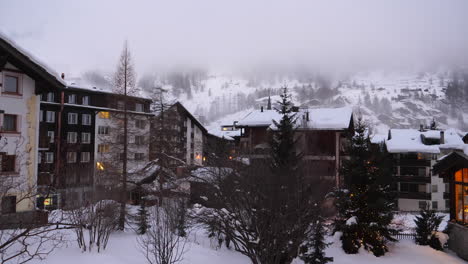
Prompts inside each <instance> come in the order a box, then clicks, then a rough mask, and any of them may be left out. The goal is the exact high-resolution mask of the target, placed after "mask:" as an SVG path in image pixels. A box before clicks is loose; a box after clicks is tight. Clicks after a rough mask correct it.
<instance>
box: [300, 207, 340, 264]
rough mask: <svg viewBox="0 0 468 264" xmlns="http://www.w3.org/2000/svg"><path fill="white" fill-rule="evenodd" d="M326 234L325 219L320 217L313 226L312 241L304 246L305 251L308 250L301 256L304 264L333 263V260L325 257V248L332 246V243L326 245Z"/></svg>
mask: <svg viewBox="0 0 468 264" xmlns="http://www.w3.org/2000/svg"><path fill="white" fill-rule="evenodd" d="M325 233H326V232H325V229H324V226H323V219H322V218H321V217H320V216H319V217H318V219H317V221H316V222H315V224H314V225H313V230H312V234H311V238H310V240H309V241H307V242H306V243H305V245H304V250H306V252H305V253H303V254H302V256H301V259H302V260H303V261H304V263H306V264H325V263H328V262H333V258H331V257H327V256H325V248H327V247H328V246H329V245H330V243H325Z"/></svg>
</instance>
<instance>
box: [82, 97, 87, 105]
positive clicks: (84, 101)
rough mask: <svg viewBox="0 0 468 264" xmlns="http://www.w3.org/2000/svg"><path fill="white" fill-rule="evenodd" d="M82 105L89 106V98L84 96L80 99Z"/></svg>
mask: <svg viewBox="0 0 468 264" xmlns="http://www.w3.org/2000/svg"><path fill="white" fill-rule="evenodd" d="M81 104H82V105H89V96H87V95H85V96H83V97H82V98H81Z"/></svg>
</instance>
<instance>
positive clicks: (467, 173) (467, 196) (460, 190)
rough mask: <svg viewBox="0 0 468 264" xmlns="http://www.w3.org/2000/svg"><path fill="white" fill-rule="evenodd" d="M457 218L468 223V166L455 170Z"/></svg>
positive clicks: (454, 195)
mask: <svg viewBox="0 0 468 264" xmlns="http://www.w3.org/2000/svg"><path fill="white" fill-rule="evenodd" d="M454 180H455V182H454V185H455V186H454V187H455V193H454V194H453V195H452V197H454V200H455V201H454V205H455V208H454V209H455V219H456V220H457V221H459V222H462V223H468V168H466V169H461V170H458V171H457V172H455V179H454Z"/></svg>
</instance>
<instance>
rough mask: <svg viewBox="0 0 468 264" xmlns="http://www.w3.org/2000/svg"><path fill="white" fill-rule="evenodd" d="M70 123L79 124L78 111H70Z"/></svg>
mask: <svg viewBox="0 0 468 264" xmlns="http://www.w3.org/2000/svg"><path fill="white" fill-rule="evenodd" d="M68 124H70V125H76V124H78V114H77V113H68Z"/></svg>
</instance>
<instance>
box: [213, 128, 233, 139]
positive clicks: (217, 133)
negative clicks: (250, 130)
mask: <svg viewBox="0 0 468 264" xmlns="http://www.w3.org/2000/svg"><path fill="white" fill-rule="evenodd" d="M208 134H211V135H213V136H215V137H219V138H224V139H227V140H234V137H238V136H240V134H241V132H240V130H227V131H223V130H219V129H212V130H209V131H208Z"/></svg>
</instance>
